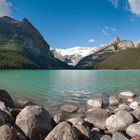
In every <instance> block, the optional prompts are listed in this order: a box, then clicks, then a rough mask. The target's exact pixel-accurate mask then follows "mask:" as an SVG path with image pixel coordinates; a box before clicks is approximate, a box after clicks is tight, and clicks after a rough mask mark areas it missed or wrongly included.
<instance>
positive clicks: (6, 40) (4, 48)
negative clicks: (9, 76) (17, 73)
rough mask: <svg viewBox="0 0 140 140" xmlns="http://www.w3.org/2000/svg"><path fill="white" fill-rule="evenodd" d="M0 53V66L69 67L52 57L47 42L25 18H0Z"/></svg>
mask: <svg viewBox="0 0 140 140" xmlns="http://www.w3.org/2000/svg"><path fill="white" fill-rule="evenodd" d="M0 54H1V56H0V68H41V69H67V68H70V66H68V65H67V64H66V63H64V62H61V61H60V60H58V59H56V58H54V56H53V54H52V53H51V51H50V46H49V45H48V43H47V42H46V41H45V39H44V38H43V36H42V35H41V33H40V32H39V31H38V30H37V29H36V28H35V27H34V26H33V25H32V24H31V23H30V22H29V21H28V20H27V19H26V18H24V19H23V20H21V21H18V20H15V19H13V18H11V17H7V16H4V17H1V18H0Z"/></svg>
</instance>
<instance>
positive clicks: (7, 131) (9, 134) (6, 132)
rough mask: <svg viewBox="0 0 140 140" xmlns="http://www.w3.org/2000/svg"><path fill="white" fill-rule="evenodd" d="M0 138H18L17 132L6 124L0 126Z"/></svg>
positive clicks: (0, 139)
mask: <svg viewBox="0 0 140 140" xmlns="http://www.w3.org/2000/svg"><path fill="white" fill-rule="evenodd" d="M0 140H18V139H17V134H16V132H15V131H14V129H13V128H11V127H10V126H8V125H2V126H1V127H0Z"/></svg>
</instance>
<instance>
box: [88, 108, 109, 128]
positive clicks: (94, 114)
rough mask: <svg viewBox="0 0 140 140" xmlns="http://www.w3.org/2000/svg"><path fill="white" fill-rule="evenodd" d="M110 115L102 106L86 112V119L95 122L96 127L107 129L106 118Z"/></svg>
mask: <svg viewBox="0 0 140 140" xmlns="http://www.w3.org/2000/svg"><path fill="white" fill-rule="evenodd" d="M108 117H109V114H108V113H107V112H106V111H105V110H103V109H100V108H95V109H92V110H91V111H88V112H87V114H86V118H85V121H87V122H89V123H91V124H93V125H94V126H95V127H97V128H99V129H102V130H105V129H106V124H105V123H106V119H107V118H108Z"/></svg>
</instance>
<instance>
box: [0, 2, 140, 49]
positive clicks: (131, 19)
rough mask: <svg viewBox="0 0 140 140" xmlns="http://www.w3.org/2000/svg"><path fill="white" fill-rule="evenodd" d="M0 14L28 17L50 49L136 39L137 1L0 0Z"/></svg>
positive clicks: (139, 18) (139, 21) (138, 35)
mask: <svg viewBox="0 0 140 140" xmlns="http://www.w3.org/2000/svg"><path fill="white" fill-rule="evenodd" d="M3 15H8V16H12V17H14V18H16V19H19V20H21V19H22V18H23V17H26V18H28V19H29V21H30V22H31V23H32V24H33V25H34V26H35V27H36V28H37V29H38V30H39V31H40V32H41V34H42V35H43V37H44V38H45V39H46V40H47V42H48V43H49V44H50V46H51V47H54V48H70V47H75V46H83V47H91V46H98V45H101V44H104V43H106V42H108V41H110V40H111V39H112V38H113V37H115V36H119V37H120V38H122V39H129V40H137V39H139V38H140V30H139V29H140V28H139V27H140V0H0V16H3Z"/></svg>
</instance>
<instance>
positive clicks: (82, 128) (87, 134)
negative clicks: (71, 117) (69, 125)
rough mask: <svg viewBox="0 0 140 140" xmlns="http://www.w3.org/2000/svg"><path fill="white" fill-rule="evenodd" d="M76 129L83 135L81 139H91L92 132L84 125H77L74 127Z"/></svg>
mask: <svg viewBox="0 0 140 140" xmlns="http://www.w3.org/2000/svg"><path fill="white" fill-rule="evenodd" d="M74 127H75V128H77V129H78V130H79V131H80V133H81V134H82V135H81V137H83V139H89V138H90V131H89V129H88V128H86V127H85V126H84V125H82V124H80V125H79V124H76V125H74Z"/></svg>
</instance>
